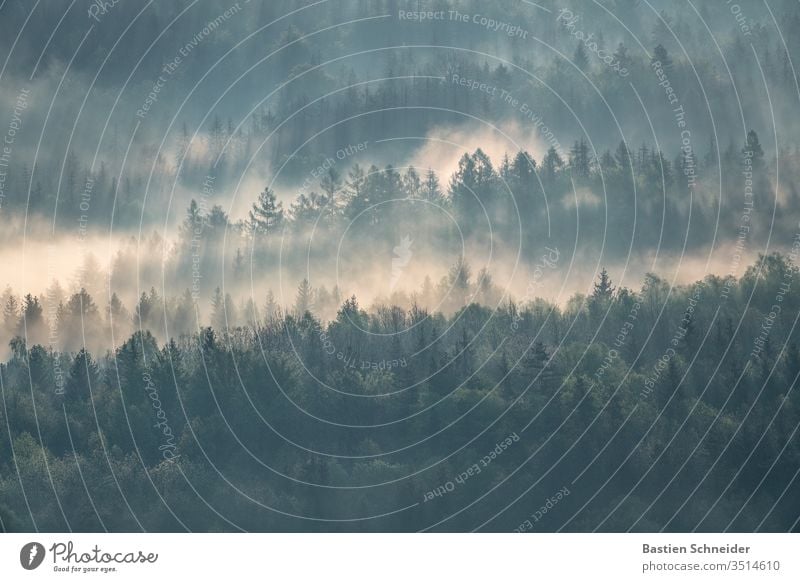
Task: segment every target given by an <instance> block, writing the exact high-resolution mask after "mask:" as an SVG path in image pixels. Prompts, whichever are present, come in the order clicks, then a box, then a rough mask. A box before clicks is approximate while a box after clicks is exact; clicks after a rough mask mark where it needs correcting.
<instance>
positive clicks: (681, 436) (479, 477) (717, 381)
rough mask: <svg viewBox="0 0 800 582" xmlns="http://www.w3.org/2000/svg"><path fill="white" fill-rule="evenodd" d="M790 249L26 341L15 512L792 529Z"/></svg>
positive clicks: (7, 377)
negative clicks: (685, 274)
mask: <svg viewBox="0 0 800 582" xmlns="http://www.w3.org/2000/svg"><path fill="white" fill-rule="evenodd" d="M798 253H800V237H798V239H797V240H796V241H795V245H794V249H793V254H791V255H789V256H784V255H781V254H777V253H776V254H772V255H769V256H762V257H761V258H760V261H759V263H758V264H756V265H752V266H750V267H749V268H748V269H747V270H746V272H745V273H744V274H743V276H742V277H741V279H738V280H731V279H729V278H721V277H716V276H709V277H707V278H706V279H704V280H701V281H697V282H695V283H694V284H693V285H690V286H680V287H678V286H671V285H670V284H669V283H668V282H666V281H664V280H663V279H661V278H659V277H658V276H657V275H654V274H648V276H647V277H646V279H645V280H644V281H643V283H642V286H641V287H640V288H638V289H629V288H625V287H616V286H615V285H614V284H613V281H611V280H610V278H609V277H608V275H607V273H606V272H605V271H603V272H602V273H601V275H600V277H599V278H598V281H597V283H596V284H595V285H594V287H593V290H592V292H591V294H588V295H586V296H582V295H576V296H574V297H572V298H571V300H570V301H569V302H568V303H567V305H566V306H564V307H563V308H562V307H559V306H557V305H554V304H552V303H548V302H546V301H544V300H536V301H533V302H531V303H530V304H526V305H518V304H516V303H514V302H513V301H508V302H504V303H503V304H502V305H501V306H499V307H496V308H490V307H487V306H484V305H481V304H479V303H475V302H471V303H469V304H466V305H464V306H463V307H461V308H460V309H458V310H457V311H456V312H455V313H453V315H451V316H447V315H444V314H442V313H441V312H429V311H428V310H427V309H426V308H424V307H421V306H419V305H416V304H415V305H413V306H412V307H411V308H410V309H404V308H401V307H382V308H378V309H375V310H373V311H371V312H368V311H366V310H365V309H364V308H363V307H361V306H360V305H359V303H358V300H357V298H356V297H351V298H349V299H346V300H345V301H344V302H343V303H342V304H341V307H340V308H339V310H338V312H337V314H336V317H335V319H332V320H330V321H327V322H326V321H323V320H321V319H320V318H319V317H318V316H316V315H314V313H313V312H312V311H311V309H310V308H308V307H309V306H310V305H312V304H313V301H314V290H311V289H309V287H308V285H307V283H304V284H302V285H301V286H300V288H299V289H298V294H297V301H296V304H295V306H294V307H292V308H291V309H287V310H286V311H283V310H282V309H281V308H279V307H276V309H275V310H274V311H272V312H267V313H265V314H264V315H262V316H261V317H259V318H257V319H256V320H255V321H254V322H253V323H252V324H249V325H241V326H236V327H230V326H223V327H221V328H216V329H215V328H213V327H203V328H202V329H200V330H199V331H198V332H197V333H191V334H184V335H181V336H179V337H175V338H172V339H170V340H169V341H166V342H159V341H158V340H157V339H156V338H155V337H154V336H153V334H151V333H150V332H149V331H147V330H138V331H136V332H135V333H134V334H133V335H131V336H130V337H128V338H127V339H124V340H122V339H120V340H119V341H120V345H119V347H118V348H116V349H115V350H114V351H107V352H106V353H104V354H92V353H89V352H87V351H86V350H84V349H77V350H74V351H57V350H53V349H47V348H45V347H43V346H42V345H39V344H35V345H28V344H26V342H25V340H24V339H22V338H21V337H19V336H17V337H15V338H14V339H13V340H12V341H11V348H12V351H13V354H12V356H11V357H10V359H9V361H8V362H7V363H5V364H3V365H2V367H1V368H0V378H2V380H3V385H2V390H3V408H2V415H3V416H2V419H3V424H4V425H5V426H7V427H9V432H8V433H5V432H4V433H3V434H2V436H0V455H2V456H0V458H2V459H4V462H3V471H2V475H3V478H2V480H0V499H3V506H2V513H0V515H1V516H2V524H3V527H4V529H5V530H7V531H29V530H32V529H37V530H39V531H66V530H69V531H138V530H140V529H142V530H146V531H185V530H191V531H197V530H201V531H234V530H247V531H387V530H388V531H417V530H422V529H425V530H433V531H463V530H471V529H475V528H478V527H480V528H482V529H485V530H489V531H510V530H512V529H519V528H523V530H524V529H532V530H535V531H554V530H563V531H596V530H597V531H654V530H655V531H658V530H661V529H663V530H666V531H687V530H690V529H695V528H696V529H698V530H699V531H721V530H731V531H752V530H753V529H757V530H760V531H787V530H791V529H794V530H796V529H797V524H798V522H797V519H796V517H795V516H796V515H797V514H798V512H800V507H798V499H799V498H800V497H798V495H797V487H798V483H797V480H796V477H797V469H796V467H797V466H798V464H800V458H798V455H800V450H798V447H797V444H796V442H794V441H793V436H794V434H795V433H796V431H797V427H798V420H800V415H798V412H799V411H800V409H799V408H798V406H799V405H800V399H799V398H798V393H797V391H796V390H794V388H795V387H796V386H797V383H798V374H800V349H798V330H797V328H796V326H797V322H798V317H800V312H798V308H799V307H800V305H799V304H800V301H799V300H798V297H800V295H798V294H797V293H796V290H795V288H796V286H797V276H798V269H797V267H796V266H794V263H793V261H794V260H795V259H796V258H797V254H798ZM458 274H460V275H461V284H463V285H464V286H465V291H466V292H468V293H475V292H476V289H475V287H476V285H477V281H474V280H473V279H472V278H471V277H470V276H469V275H468V274H466V273H465V272H463V270H462V271H461V272H460V273H458ZM455 275H457V274H456V273H454V276H455ZM35 302H36V300H35V299H30V298H27V299H26V303H25V307H26V312H27V313H28V314H30V312H31V311H33V310H35V307H32V306H31V303H34V304H35ZM80 306H82V307H83V308H84V309H87V310H88V311H89V312H92V310H94V311H96V307H95V306H94V303H93V301H92V298H91V297H90V296H89V295H88V294H86V293H85V291H83V292H81V293H80V294H76V295H74V296H73V297H72V298H70V300H69V301H68V303H67V309H66V310H65V313H70V311H69V310H70V309H76V308H77V307H80ZM776 306H777V307H776ZM776 310H778V311H779V316H776V315H777V314H776ZM89 315H90V316H91V317H97V318H98V322H102V318H101V317H100V316H99V315H97V314H96V313H89ZM216 315H218V314H216ZM65 317H70V315H65ZM86 319H90V317H87V318H86ZM22 321H24V318H23V319H22ZM105 323H106V324H109V323H110V321H107V322H105ZM8 325H12V326H13V325H15V322H14V321H13V320H12V321H10V322H9V321H6V326H8ZM12 329H13V327H12ZM501 444H503V445H505V446H501ZM563 488H566V490H567V491H568V494H564V493H559V492H560V491H562V490H563ZM232 489H233V491H235V493H236V494H235V495H232V494H231V490H232ZM687 492H688V494H687ZM556 495H558V499H559V505H558V508H557V511H556V510H555V509H553V511H552V512H549V514H548V512H547V511H545V513H544V515H542V514H541V512H540V513H539V514H538V515H539V517H535V516H536V515H537V514H536V512H537V510H538V508H539V506H540V505H544V504H546V503H547V500H549V499H550V498H551V497H554V496H556ZM562 498H563V499H562ZM551 503H552V502H551ZM609 508H612V509H613V511H610V510H609ZM526 520H527V521H528V523H529V525H530V527H529V528H526V527H525V526H524V525H523V524H524V523H525V522H526ZM531 520H533V521H531ZM531 524H532V525H531Z"/></svg>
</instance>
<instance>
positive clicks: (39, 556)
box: [19, 542, 45, 570]
mask: <svg viewBox="0 0 800 582" xmlns="http://www.w3.org/2000/svg"><path fill="white" fill-rule="evenodd" d="M44 554H45V551H44V546H43V545H42V544H40V543H39V542H30V543H27V544H25V545H24V546H22V549H21V550H20V552H19V563H20V564H22V567H23V568H25V569H26V570H35V569H36V568H38V567H39V566H41V565H42V562H43V561H44Z"/></svg>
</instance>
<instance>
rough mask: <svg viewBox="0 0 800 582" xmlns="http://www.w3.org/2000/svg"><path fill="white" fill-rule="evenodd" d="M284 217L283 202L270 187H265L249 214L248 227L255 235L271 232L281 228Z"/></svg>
mask: <svg viewBox="0 0 800 582" xmlns="http://www.w3.org/2000/svg"><path fill="white" fill-rule="evenodd" d="M283 218H284V217H283V203H282V202H278V201H277V200H276V198H275V193H274V192H273V191H272V190H271V189H270V188H264V190H263V191H262V192H261V193H260V194H259V195H258V200H257V201H256V202H255V203H254V204H253V208H252V209H251V210H250V212H249V213H248V215H247V223H246V224H247V229H248V231H249V232H250V233H251V234H253V235H264V234H271V233H272V232H274V231H276V230H278V229H279V228H280V226H281V224H282V223H283Z"/></svg>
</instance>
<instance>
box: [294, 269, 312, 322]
mask: <svg viewBox="0 0 800 582" xmlns="http://www.w3.org/2000/svg"><path fill="white" fill-rule="evenodd" d="M313 303H314V291H313V289H312V288H311V285H310V284H309V282H308V279H303V280H302V281H301V282H300V285H299V286H298V287H297V300H296V301H295V303H294V311H295V315H296V316H297V317H298V318H300V317H303V316H304V315H305V314H306V312H307V311H310V310H311V309H312V306H313Z"/></svg>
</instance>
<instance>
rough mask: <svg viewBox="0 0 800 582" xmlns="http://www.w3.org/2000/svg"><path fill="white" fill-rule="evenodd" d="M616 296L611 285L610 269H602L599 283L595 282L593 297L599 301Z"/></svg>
mask: <svg viewBox="0 0 800 582" xmlns="http://www.w3.org/2000/svg"><path fill="white" fill-rule="evenodd" d="M613 296H614V287H613V286H612V285H611V278H610V277H609V276H608V271H606V270H605V268H604V269H603V270H602V271H600V277H599V280H598V282H597V283H595V284H594V291H592V298H594V299H595V300H599V301H604V302H605V301H608V300H609V299H611V298H612V297H613Z"/></svg>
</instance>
